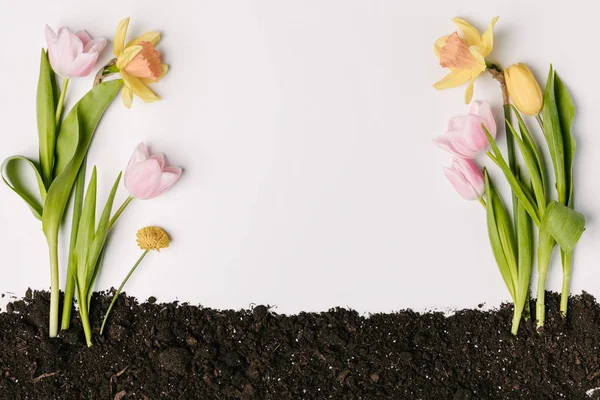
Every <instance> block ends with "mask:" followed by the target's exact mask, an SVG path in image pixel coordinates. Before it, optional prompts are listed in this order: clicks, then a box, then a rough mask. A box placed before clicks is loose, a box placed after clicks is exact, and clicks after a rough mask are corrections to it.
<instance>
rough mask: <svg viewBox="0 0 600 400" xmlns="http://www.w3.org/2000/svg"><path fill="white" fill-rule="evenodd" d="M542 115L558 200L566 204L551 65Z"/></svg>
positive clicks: (560, 134)
mask: <svg viewBox="0 0 600 400" xmlns="http://www.w3.org/2000/svg"><path fill="white" fill-rule="evenodd" d="M542 117H543V121H544V135H545V137H546V142H547V143H548V149H549V150H550V157H551V158H552V164H553V166H554V176H555V179H556V190H557V192H558V201H559V202H560V203H562V204H566V200H567V182H566V176H565V152H564V145H563V136H562V132H561V124H560V117H559V115H558V109H557V107H556V94H555V84H554V70H553V69H552V65H550V72H549V73H548V81H547V82H546V88H545V90H544V106H543V108H542Z"/></svg>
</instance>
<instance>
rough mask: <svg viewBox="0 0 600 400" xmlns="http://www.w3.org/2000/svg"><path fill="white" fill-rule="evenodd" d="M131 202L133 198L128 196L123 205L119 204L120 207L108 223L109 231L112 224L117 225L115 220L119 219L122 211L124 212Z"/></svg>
mask: <svg viewBox="0 0 600 400" xmlns="http://www.w3.org/2000/svg"><path fill="white" fill-rule="evenodd" d="M132 200H133V197H131V196H129V197H128V198H127V200H125V201H124V202H123V204H121V207H119V209H118V210H117V212H116V213H115V215H114V216H113V217H112V219H111V220H110V223H109V224H108V229H109V230H110V229H111V228H112V227H113V225H114V224H116V223H117V220H118V219H119V217H120V216H121V214H123V211H125V209H126V208H127V206H128V205H129V203H131V201H132Z"/></svg>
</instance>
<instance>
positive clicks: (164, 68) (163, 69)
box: [140, 64, 169, 85]
mask: <svg viewBox="0 0 600 400" xmlns="http://www.w3.org/2000/svg"><path fill="white" fill-rule="evenodd" d="M160 69H161V73H160V76H159V77H158V79H157V80H156V81H153V80H152V79H147V78H140V81H141V82H142V83H143V84H144V85H152V84H153V83H156V82H159V81H160V80H161V79H162V78H163V76H165V75H166V74H167V72H168V71H169V66H168V65H167V64H160Z"/></svg>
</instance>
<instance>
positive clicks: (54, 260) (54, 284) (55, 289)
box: [49, 242, 60, 338]
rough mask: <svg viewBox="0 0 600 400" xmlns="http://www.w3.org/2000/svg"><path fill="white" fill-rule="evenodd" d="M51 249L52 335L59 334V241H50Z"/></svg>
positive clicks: (52, 336) (50, 329)
mask: <svg viewBox="0 0 600 400" xmlns="http://www.w3.org/2000/svg"><path fill="white" fill-rule="evenodd" d="M49 249H50V328H49V332H50V337H51V338H54V337H56V336H57V335H58V303H59V296H60V291H59V288H60V287H59V283H58V242H54V243H49Z"/></svg>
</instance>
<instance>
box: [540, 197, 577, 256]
mask: <svg viewBox="0 0 600 400" xmlns="http://www.w3.org/2000/svg"><path fill="white" fill-rule="evenodd" d="M540 229H541V230H542V231H545V232H548V234H549V235H550V236H552V237H553V238H554V240H556V242H557V243H558V245H559V246H560V248H561V249H562V250H563V251H564V252H565V253H570V252H571V251H573V248H574V247H575V245H576V244H577V242H578V241H579V238H581V235H582V234H583V232H584V231H585V217H584V216H583V214H581V213H579V212H577V211H575V210H573V209H572V208H569V207H567V206H565V205H563V204H561V203H559V202H556V201H551V202H550V204H548V208H546V212H545V213H544V218H543V219H542V226H541V228H540Z"/></svg>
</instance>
